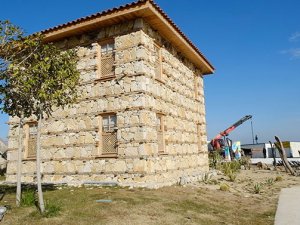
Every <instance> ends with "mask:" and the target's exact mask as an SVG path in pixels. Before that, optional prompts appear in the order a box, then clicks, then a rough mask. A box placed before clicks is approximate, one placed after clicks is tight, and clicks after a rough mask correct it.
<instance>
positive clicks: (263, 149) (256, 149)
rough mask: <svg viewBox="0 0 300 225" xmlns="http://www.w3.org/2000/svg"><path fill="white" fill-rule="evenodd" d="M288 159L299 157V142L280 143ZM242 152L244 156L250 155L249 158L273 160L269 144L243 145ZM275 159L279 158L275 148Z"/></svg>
mask: <svg viewBox="0 0 300 225" xmlns="http://www.w3.org/2000/svg"><path fill="white" fill-rule="evenodd" d="M282 144H283V147H284V149H285V152H286V156H287V157H288V158H299V157H300V142H291V141H285V142H282ZM242 150H243V151H244V153H245V155H250V156H251V158H273V155H272V148H271V145H270V143H258V144H244V145H242ZM275 157H276V158H279V157H280V155H279V152H278V150H277V149H276V148H275Z"/></svg>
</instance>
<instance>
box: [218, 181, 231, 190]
mask: <svg viewBox="0 0 300 225" xmlns="http://www.w3.org/2000/svg"><path fill="white" fill-rule="evenodd" d="M220 190H221V191H229V186H228V185H227V184H225V183H222V184H220Z"/></svg>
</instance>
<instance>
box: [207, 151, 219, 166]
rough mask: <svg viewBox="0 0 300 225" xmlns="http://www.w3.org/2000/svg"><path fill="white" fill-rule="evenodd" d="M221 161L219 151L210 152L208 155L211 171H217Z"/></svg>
mask: <svg viewBox="0 0 300 225" xmlns="http://www.w3.org/2000/svg"><path fill="white" fill-rule="evenodd" d="M221 161H222V156H221V155H220V151H212V152H210V153H209V167H210V168H213V169H219V166H220V164H221Z"/></svg>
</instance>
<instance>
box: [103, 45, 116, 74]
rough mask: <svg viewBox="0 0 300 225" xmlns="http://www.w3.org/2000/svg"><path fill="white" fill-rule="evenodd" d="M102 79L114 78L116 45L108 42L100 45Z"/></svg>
mask: <svg viewBox="0 0 300 225" xmlns="http://www.w3.org/2000/svg"><path fill="white" fill-rule="evenodd" d="M100 49H101V50H100V51H101V54H100V55H101V56H100V57H101V61H100V73H101V74H100V78H102V77H110V76H114V73H115V72H114V62H115V53H114V49H115V44H114V43H113V42H108V43H105V44H101V45H100Z"/></svg>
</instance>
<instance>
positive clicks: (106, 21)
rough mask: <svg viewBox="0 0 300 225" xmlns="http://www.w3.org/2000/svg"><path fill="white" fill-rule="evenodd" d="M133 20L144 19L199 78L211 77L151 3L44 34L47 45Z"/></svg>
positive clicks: (199, 55) (200, 58)
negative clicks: (181, 55) (178, 53)
mask: <svg viewBox="0 0 300 225" xmlns="http://www.w3.org/2000/svg"><path fill="white" fill-rule="evenodd" d="M135 18H144V19H145V21H147V22H148V23H149V24H150V25H151V26H152V27H155V29H156V30H157V31H158V32H159V33H160V34H161V35H162V36H163V37H164V38H165V39H166V40H168V41H169V42H170V43H172V44H173V45H174V46H175V47H176V48H177V49H178V50H179V51H181V53H182V54H183V55H184V56H185V57H186V58H188V59H189V60H190V61H191V62H192V63H194V65H195V66H196V67H197V68H198V69H199V70H200V71H201V74H202V75H208V74H212V73H214V67H213V66H212V65H211V64H210V63H209V62H208V60H207V59H206V58H205V56H204V55H203V54H202V53H201V52H200V51H199V50H198V49H197V47H196V46H195V45H193V43H192V42H191V41H190V40H189V39H188V38H187V37H186V36H185V35H184V34H183V33H182V32H181V31H180V30H179V28H178V27H177V26H176V25H175V24H174V23H173V22H172V21H171V19H170V18H169V17H167V15H166V14H165V13H164V12H163V11H162V10H161V9H160V8H159V7H158V6H157V5H156V4H155V3H153V2H152V1H139V2H136V3H134V4H129V5H128V6H127V7H120V8H118V9H116V10H109V11H106V12H105V13H103V14H102V13H100V14H96V15H94V16H90V17H86V18H84V19H80V20H77V21H75V22H70V23H67V24H64V25H62V26H58V27H55V28H52V29H48V30H46V31H43V32H42V33H43V34H44V35H45V41H46V42H53V41H57V40H61V39H63V38H66V37H70V36H72V35H78V34H81V33H84V32H88V31H92V30H94V29H97V28H99V27H104V26H111V25H114V24H117V23H120V22H123V21H127V20H130V19H135Z"/></svg>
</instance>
